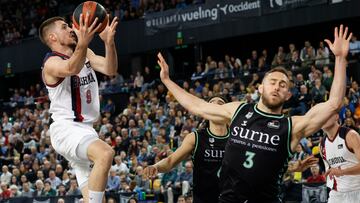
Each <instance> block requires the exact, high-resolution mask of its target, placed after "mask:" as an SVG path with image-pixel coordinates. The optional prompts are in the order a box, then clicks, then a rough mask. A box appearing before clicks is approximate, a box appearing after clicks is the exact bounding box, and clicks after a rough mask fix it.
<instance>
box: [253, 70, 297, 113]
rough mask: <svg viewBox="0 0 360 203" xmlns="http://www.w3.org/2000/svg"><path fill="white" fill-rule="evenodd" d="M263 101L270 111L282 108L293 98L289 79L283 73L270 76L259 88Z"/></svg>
mask: <svg viewBox="0 0 360 203" xmlns="http://www.w3.org/2000/svg"><path fill="white" fill-rule="evenodd" d="M259 92H260V94H261V100H262V102H263V104H264V105H265V106H266V107H268V108H269V109H277V108H280V107H281V106H282V105H283V104H284V102H285V101H286V100H288V99H289V98H290V96H291V94H290V92H289V79H288V78H287V77H286V75H284V74H283V73H281V72H273V73H270V74H268V75H267V76H266V77H265V78H264V81H263V83H262V84H261V85H260V86H259Z"/></svg>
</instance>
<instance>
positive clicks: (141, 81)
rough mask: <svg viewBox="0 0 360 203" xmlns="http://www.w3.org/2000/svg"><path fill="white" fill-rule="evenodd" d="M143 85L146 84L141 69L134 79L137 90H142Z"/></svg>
mask: <svg viewBox="0 0 360 203" xmlns="http://www.w3.org/2000/svg"><path fill="white" fill-rule="evenodd" d="M143 85H144V77H143V76H142V75H141V72H140V71H137V72H136V76H135V80H134V88H135V91H140V90H141V88H142V86H143Z"/></svg>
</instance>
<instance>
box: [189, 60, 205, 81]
mask: <svg viewBox="0 0 360 203" xmlns="http://www.w3.org/2000/svg"><path fill="white" fill-rule="evenodd" d="M204 75H205V73H204V72H203V71H202V67H201V63H198V64H197V65H196V71H195V72H194V73H193V74H192V75H191V80H192V81H196V80H201V79H202V78H203V77H204Z"/></svg>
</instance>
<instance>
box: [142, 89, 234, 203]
mask: <svg viewBox="0 0 360 203" xmlns="http://www.w3.org/2000/svg"><path fill="white" fill-rule="evenodd" d="M209 103H213V104H217V105H223V104H225V103H226V100H225V98H222V97H219V96H215V97H212V98H210V99H209ZM228 137H229V129H228V127H227V125H226V124H224V123H216V122H213V121H210V122H209V126H208V127H206V128H203V129H200V130H197V131H195V132H192V133H190V134H188V135H186V137H185V139H184V141H183V143H182V144H181V146H180V147H179V148H178V149H177V150H176V151H175V152H174V153H172V154H171V155H170V156H169V157H167V158H165V159H163V160H161V161H160V162H158V163H156V164H155V165H152V166H148V167H147V168H145V170H144V174H145V175H146V176H148V177H155V176H156V175H157V173H166V172H169V171H170V170H171V169H172V168H174V167H175V166H176V165H178V164H179V163H180V162H181V161H183V160H186V158H187V157H189V155H192V160H193V163H194V171H193V182H194V183H193V198H194V199H193V201H194V203H216V202H217V200H218V197H219V194H220V192H219V187H218V186H219V178H218V176H217V172H218V171H219V169H220V166H221V162H222V159H223V155H224V151H225V144H226V141H227V138H228Z"/></svg>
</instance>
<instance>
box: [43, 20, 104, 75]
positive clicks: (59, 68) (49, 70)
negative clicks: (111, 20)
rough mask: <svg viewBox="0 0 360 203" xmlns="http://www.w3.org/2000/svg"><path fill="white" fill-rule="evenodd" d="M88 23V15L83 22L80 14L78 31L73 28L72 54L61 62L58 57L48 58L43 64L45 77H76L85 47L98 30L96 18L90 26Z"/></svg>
mask: <svg viewBox="0 0 360 203" xmlns="http://www.w3.org/2000/svg"><path fill="white" fill-rule="evenodd" d="M88 21H89V14H87V15H86V18H85V22H84V20H83V17H82V14H80V22H79V24H80V27H79V30H77V29H75V28H74V27H73V30H74V31H75V32H76V35H77V38H78V42H77V45H76V48H75V50H74V53H73V54H72V56H71V57H70V58H69V59H68V60H63V59H61V58H59V57H51V58H49V59H48V60H47V61H46V62H45V64H44V73H45V76H47V75H50V76H51V77H57V78H64V77H67V76H71V75H76V74H78V73H79V72H80V71H81V69H82V67H83V66H84V63H85V57H86V52H87V47H88V45H89V43H90V42H91V40H92V39H93V37H94V35H95V33H96V30H97V29H99V28H100V26H96V22H97V18H95V20H94V22H93V23H92V24H91V25H90V26H88ZM63 26H66V29H69V28H68V27H67V24H64V25H63Z"/></svg>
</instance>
